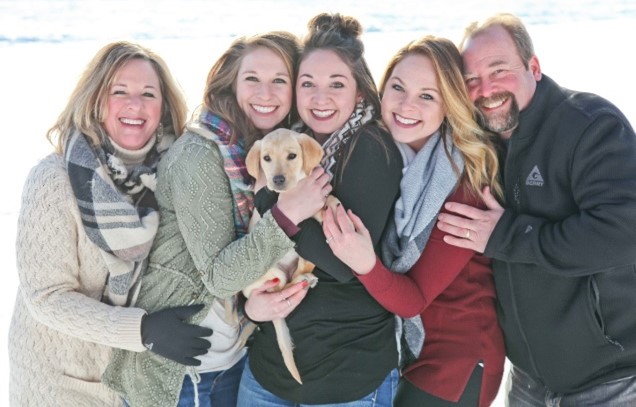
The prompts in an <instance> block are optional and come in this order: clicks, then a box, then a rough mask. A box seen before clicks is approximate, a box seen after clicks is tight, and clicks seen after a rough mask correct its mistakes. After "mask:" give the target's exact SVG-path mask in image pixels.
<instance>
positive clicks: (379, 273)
mask: <svg viewBox="0 0 636 407" xmlns="http://www.w3.org/2000/svg"><path fill="white" fill-rule="evenodd" d="M448 201H452V202H460V203H466V204H468V205H471V206H479V207H482V208H483V207H484V206H483V203H482V202H480V201H479V200H478V198H473V197H471V196H469V194H468V193H467V191H466V189H465V188H461V187H460V188H458V190H457V191H456V192H454V193H453V194H452V195H451V196H450V197H449V198H448ZM443 211H444V210H443ZM443 236H444V232H442V231H441V230H440V229H439V228H437V227H434V228H433V231H432V232H431V236H430V238H429V241H428V243H427V244H426V247H425V249H424V252H423V253H422V255H421V257H420V258H419V260H418V261H417V262H416V263H415V265H414V266H413V268H412V269H411V270H410V271H409V272H408V273H407V274H399V273H393V272H391V271H390V270H388V269H387V268H386V267H384V266H383V265H382V263H381V262H380V261H379V260H377V261H376V264H375V267H374V268H373V270H371V272H370V273H369V274H367V275H359V276H358V278H359V279H360V281H361V282H362V284H363V285H364V286H365V287H366V289H367V290H368V291H369V293H370V294H371V295H372V296H373V297H374V298H375V299H376V300H377V301H378V302H379V303H380V304H382V305H383V306H384V307H385V308H386V309H387V310H389V311H391V312H393V313H395V314H397V315H399V316H401V317H405V318H408V317H413V316H415V315H417V314H420V315H421V317H422V322H423V324H424V329H425V331H426V337H425V340H424V347H423V349H422V353H421V354H420V355H419V357H418V359H417V360H416V361H415V362H414V363H413V364H412V365H410V366H408V367H407V368H406V369H405V371H404V372H403V373H404V376H405V377H406V379H408V380H409V382H411V383H413V385H415V386H417V387H418V388H419V389H421V390H423V391H425V392H427V393H429V394H432V395H434V396H436V397H439V398H442V399H445V400H449V401H455V402H456V401H458V400H459V398H460V396H461V394H462V393H463V391H464V388H465V387H466V384H467V383H468V379H469V377H470V375H471V373H472V371H473V369H474V368H475V365H477V363H479V362H480V361H481V362H483V364H484V374H483V380H482V385H481V396H480V401H479V405H480V406H488V405H490V404H491V403H492V402H493V400H494V399H495V396H496V395H497V391H498V390H499V384H500V383H501V377H502V375H503V366H504V358H505V349H504V343H503V337H502V333H501V330H500V328H499V324H498V323H497V315H496V311H495V300H496V299H495V286H494V282H493V276H492V269H491V267H490V260H489V259H488V258H486V257H484V256H482V255H480V254H478V253H475V252H474V251H472V250H468V249H462V248H458V247H454V246H451V245H449V244H446V243H444V241H443V240H442V238H443Z"/></svg>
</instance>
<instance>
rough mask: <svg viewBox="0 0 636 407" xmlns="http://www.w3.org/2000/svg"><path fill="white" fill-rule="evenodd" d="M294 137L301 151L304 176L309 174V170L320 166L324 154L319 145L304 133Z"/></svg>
mask: <svg viewBox="0 0 636 407" xmlns="http://www.w3.org/2000/svg"><path fill="white" fill-rule="evenodd" d="M296 137H297V139H298V143H299V144H300V147H301V148H302V149H303V171H304V172H305V174H309V173H310V172H311V170H313V169H314V168H315V167H317V166H318V164H320V160H322V156H323V155H324V154H325V152H324V151H322V146H321V145H320V143H318V142H317V141H316V140H314V139H313V138H312V137H310V136H308V135H306V134H304V133H300V134H298V135H297V136H296Z"/></svg>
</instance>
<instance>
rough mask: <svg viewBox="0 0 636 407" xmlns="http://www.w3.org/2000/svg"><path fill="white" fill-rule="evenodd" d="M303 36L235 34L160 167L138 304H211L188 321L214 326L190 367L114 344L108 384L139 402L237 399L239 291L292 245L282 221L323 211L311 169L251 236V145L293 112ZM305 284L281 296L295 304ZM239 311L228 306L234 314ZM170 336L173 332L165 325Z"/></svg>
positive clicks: (321, 179) (228, 402) (317, 176)
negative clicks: (156, 216) (154, 229)
mask: <svg viewBox="0 0 636 407" xmlns="http://www.w3.org/2000/svg"><path fill="white" fill-rule="evenodd" d="M297 56H298V42H297V39H296V38H295V37H294V36H293V35H291V34H289V33H285V32H271V33H267V34H262V35H257V36H254V37H249V38H239V39H237V40H236V41H235V42H234V43H233V44H232V45H231V46H230V48H229V49H228V50H227V51H226V52H225V53H224V54H223V55H222V56H221V57H220V59H219V60H218V61H217V62H216V63H215V64H214V66H213V67H212V69H211V70H210V73H209V75H208V79H207V82H206V88H205V93H204V100H203V105H202V106H201V107H200V108H199V109H198V110H197V111H196V112H195V114H194V118H193V120H192V121H191V122H190V123H189V124H188V125H187V126H186V132H185V134H184V135H183V136H182V137H181V138H180V139H179V142H177V143H175V144H174V146H173V148H171V149H170V151H169V152H168V154H166V157H165V158H164V160H163V161H162V164H161V166H160V168H159V180H160V181H159V184H158V187H157V199H158V202H159V206H160V211H161V223H160V226H159V231H158V233H157V237H156V239H155V242H154V245H153V248H152V251H151V254H150V262H149V267H148V271H147V272H146V274H145V275H144V276H143V284H142V288H141V292H140V295H139V305H140V306H142V307H144V308H145V309H148V310H154V309H160V308H165V307H171V306H176V305H189V304H205V307H204V308H203V310H202V311H201V312H199V313H197V314H196V315H195V316H194V317H192V319H191V322H192V323H195V324H201V325H203V326H205V327H208V328H211V329H212V330H213V332H214V333H213V334H212V336H210V337H209V338H208V339H209V342H210V343H211V347H210V348H209V349H208V351H207V353H205V354H204V355H202V356H200V357H199V358H197V359H196V361H195V362H193V363H192V364H196V365H198V366H190V367H188V366H185V365H182V364H178V363H175V362H173V361H171V360H168V359H165V358H162V357H159V356H156V355H154V354H152V353H150V352H144V353H134V352H118V353H117V354H115V356H114V358H113V362H112V364H111V366H110V367H109V369H108V370H107V372H106V374H105V382H106V383H107V384H108V385H110V386H112V387H113V388H114V389H116V390H118V391H120V392H121V393H123V394H124V395H125V398H126V400H127V401H128V402H129V403H130V404H131V405H133V406H135V407H138V406H153V407H154V406H170V407H172V406H176V405H183V406H191V405H199V404H200V405H211V404H212V405H214V406H232V407H233V406H235V404H236V393H237V389H238V382H239V378H240V375H241V373H242V370H243V365H244V356H245V353H246V350H245V348H244V344H243V343H242V342H241V340H240V333H241V329H242V324H241V322H242V321H241V320H240V319H239V320H237V319H235V318H231V317H229V314H230V313H228V312H227V311H228V310H231V311H233V310H234V309H235V306H236V294H237V293H238V292H239V291H240V290H241V289H243V288H244V287H245V286H247V285H248V284H249V283H252V282H253V281H255V280H256V279H258V278H259V277H260V276H261V275H262V274H263V273H264V272H265V271H266V270H267V269H268V268H269V267H270V266H271V265H272V264H273V263H274V262H276V261H277V260H278V259H279V258H281V257H282V256H283V255H284V254H285V253H286V252H287V251H288V250H289V249H291V248H292V247H293V246H294V242H293V241H292V240H291V239H290V238H289V237H288V236H287V234H286V232H285V230H284V229H283V227H281V225H283V226H289V225H288V224H287V223H284V222H283V223H281V222H282V221H281V219H283V220H284V221H285V222H289V221H291V223H292V225H295V224H297V223H299V222H300V221H302V220H304V219H306V218H307V217H309V216H311V215H313V214H314V213H315V212H317V211H318V210H319V209H320V208H321V207H322V206H323V205H324V202H325V196H326V195H327V194H328V193H329V192H330V190H331V187H330V185H329V183H328V182H329V177H328V176H327V175H326V174H324V173H323V171H322V170H321V169H317V170H315V171H314V172H313V173H312V174H311V175H310V176H309V177H308V178H306V179H305V180H304V181H303V182H301V183H300V184H299V185H298V186H297V188H295V189H294V190H292V191H289V193H287V194H285V195H284V196H283V197H282V199H281V200H280V202H279V203H278V205H277V207H276V208H273V209H272V211H270V212H268V213H267V214H265V215H264V216H263V219H262V220H261V221H260V222H259V223H258V224H257V225H256V227H255V228H254V230H253V231H252V232H250V233H247V225H248V221H249V218H250V215H251V210H252V206H253V205H252V201H253V193H252V188H251V185H250V184H251V181H250V178H249V175H248V174H247V171H246V169H245V162H244V158H245V152H246V151H247V150H248V149H249V148H250V147H251V145H252V144H253V143H254V141H255V140H256V139H258V138H260V137H262V136H263V135H264V134H266V133H268V132H269V131H271V130H272V129H274V128H276V127H279V126H281V125H282V124H283V123H287V122H289V120H291V118H290V114H292V113H291V108H292V94H293V85H294V78H295V75H294V73H295V71H294V66H295V62H296V59H297ZM302 288H303V287H302V286H301V285H300V284H299V285H298V286H294V287H291V288H290V289H289V290H288V291H287V292H286V293H285V294H286V296H288V297H289V296H291V297H293V299H294V300H295V303H296V304H297V303H298V302H299V301H300V299H301V298H302V296H304V294H305V290H303V289H302ZM232 313H233V312H232ZM166 335H170V332H166Z"/></svg>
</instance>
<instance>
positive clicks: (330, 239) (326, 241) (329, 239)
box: [325, 236, 333, 244]
mask: <svg viewBox="0 0 636 407" xmlns="http://www.w3.org/2000/svg"><path fill="white" fill-rule="evenodd" d="M332 240H333V236H329V237H328V238H327V240H325V243H327V244H329V243H331V241H332Z"/></svg>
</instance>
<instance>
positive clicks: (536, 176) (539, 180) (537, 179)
mask: <svg viewBox="0 0 636 407" xmlns="http://www.w3.org/2000/svg"><path fill="white" fill-rule="evenodd" d="M526 185H528V186H531V187H542V186H543V177H542V176H541V172H540V171H539V167H538V166H536V165H535V166H534V167H532V171H530V174H528V177H527V178H526Z"/></svg>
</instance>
